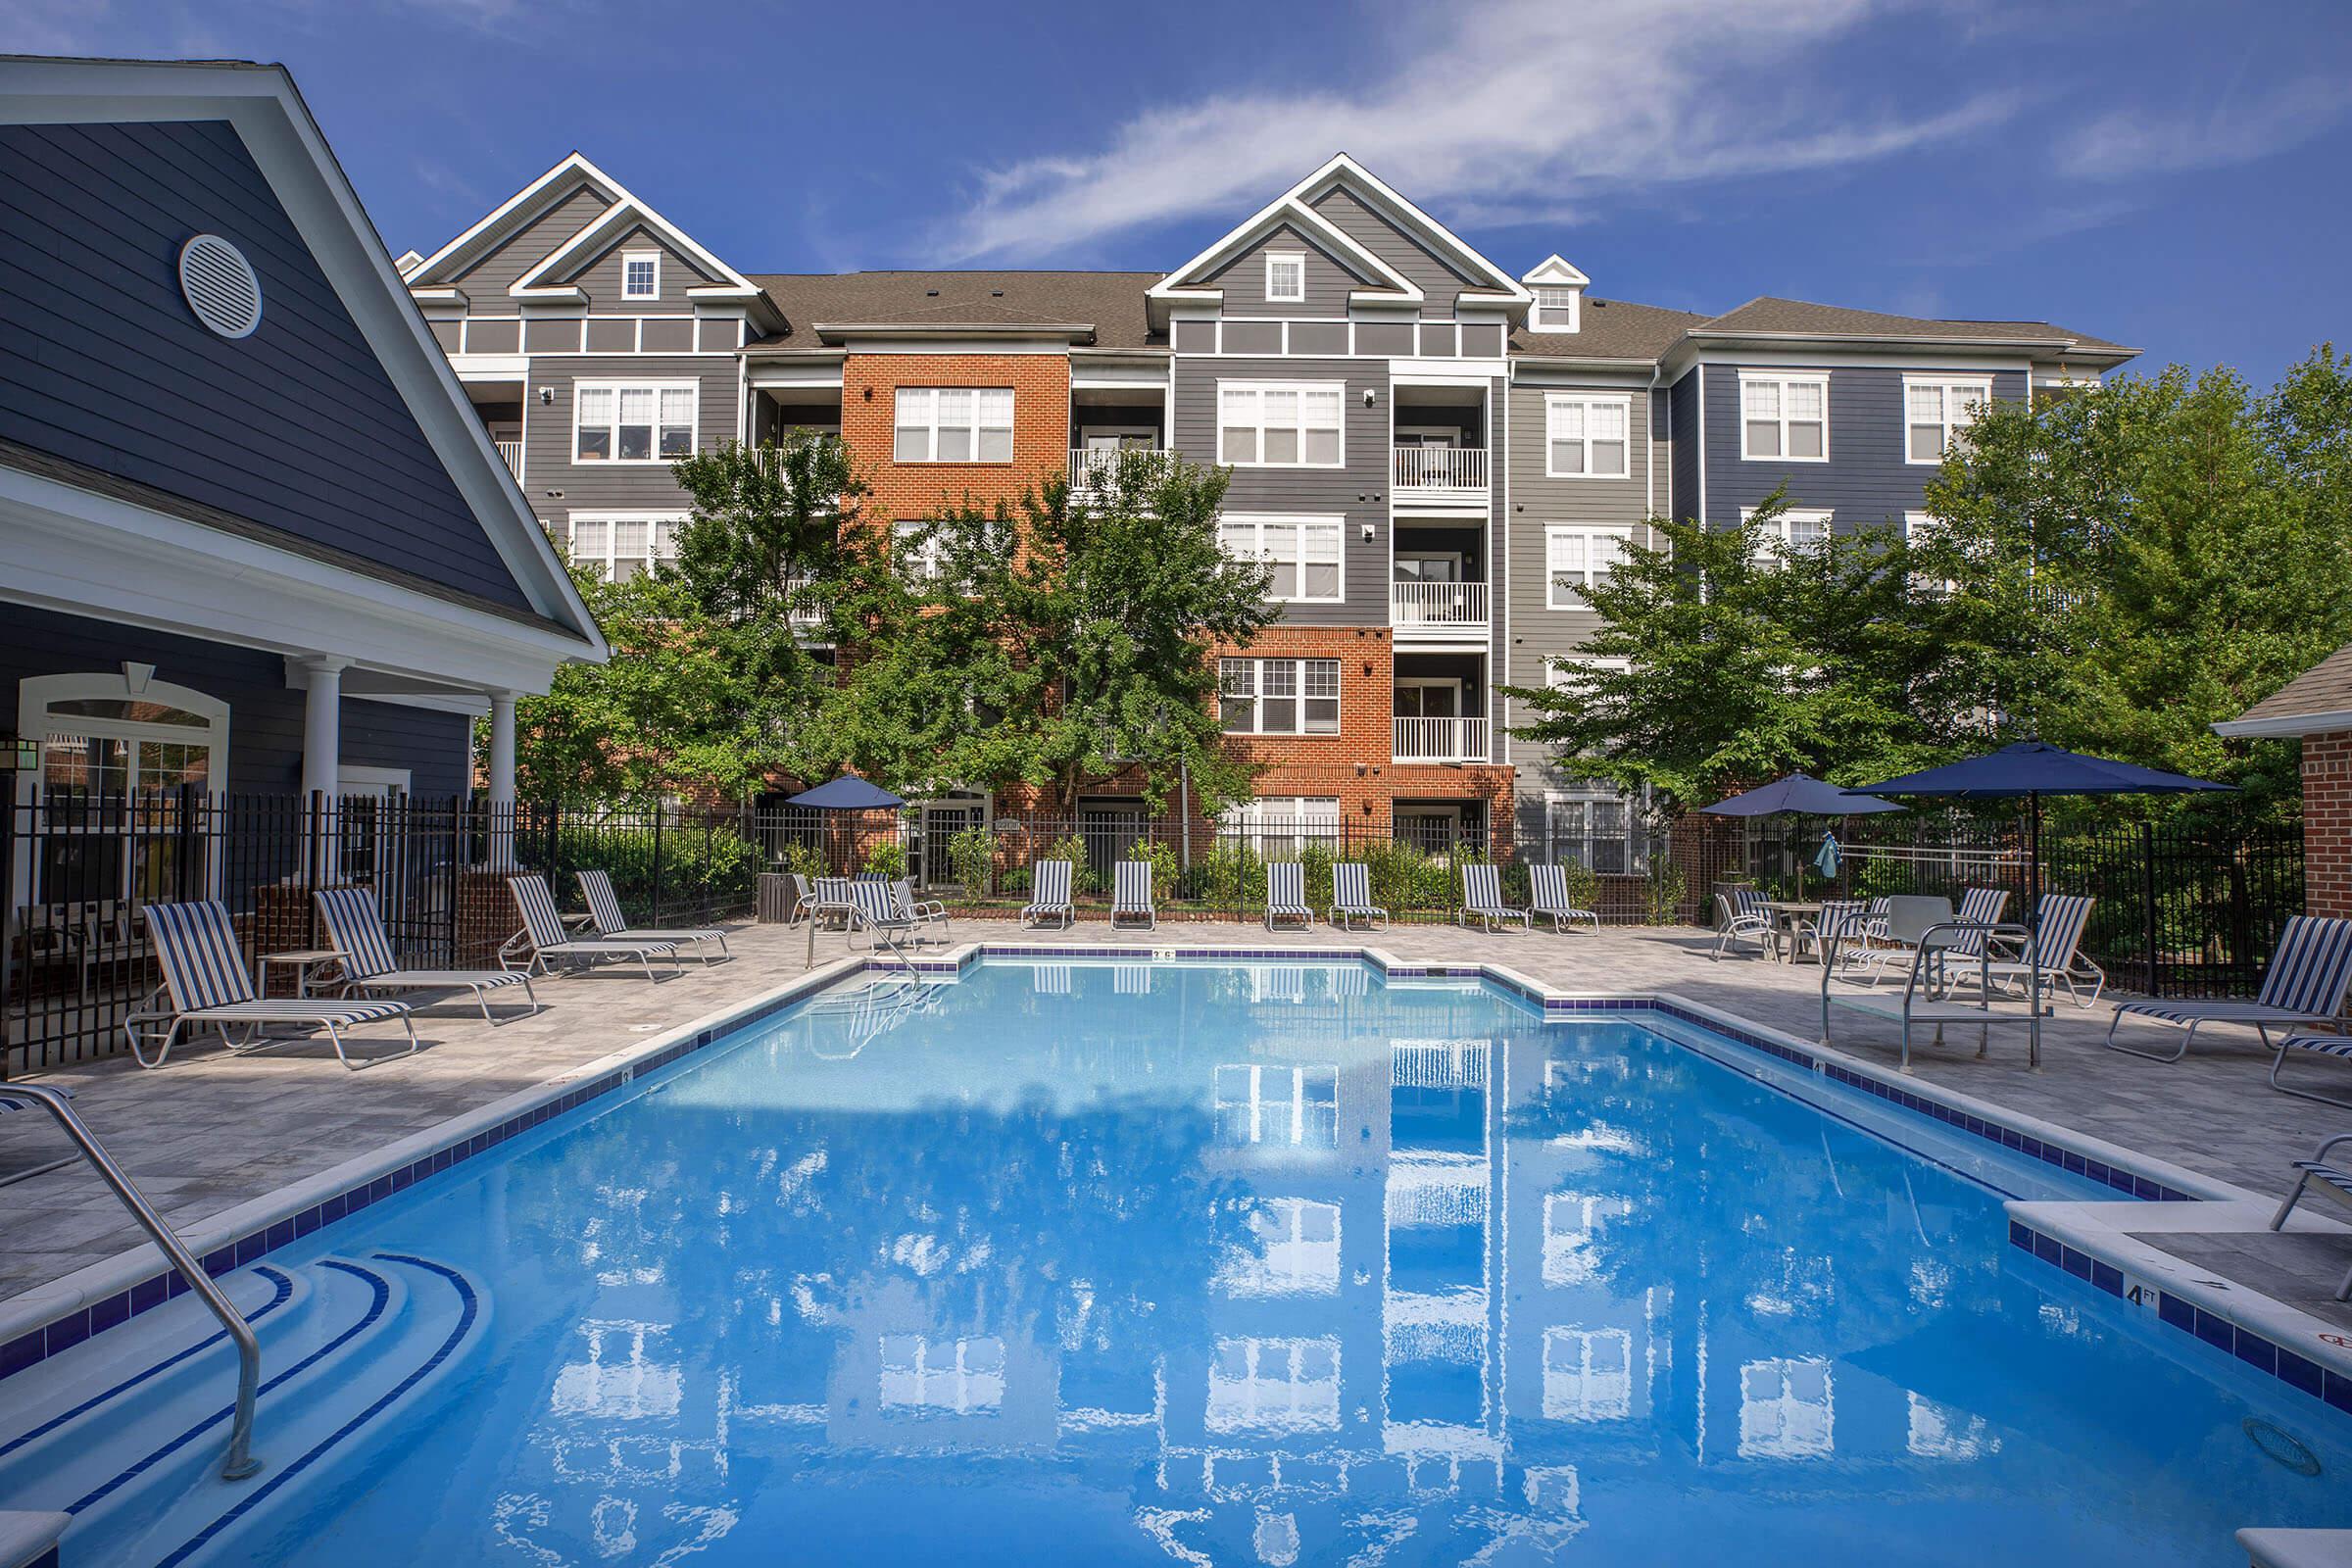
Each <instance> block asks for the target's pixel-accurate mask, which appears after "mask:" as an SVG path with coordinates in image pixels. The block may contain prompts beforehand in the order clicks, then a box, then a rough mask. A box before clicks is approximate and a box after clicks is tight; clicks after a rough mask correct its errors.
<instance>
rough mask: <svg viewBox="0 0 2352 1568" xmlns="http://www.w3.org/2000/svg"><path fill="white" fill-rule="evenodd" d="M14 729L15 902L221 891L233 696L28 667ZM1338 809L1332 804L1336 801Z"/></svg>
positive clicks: (67, 910) (1, 874) (66, 902)
mask: <svg viewBox="0 0 2352 1568" xmlns="http://www.w3.org/2000/svg"><path fill="white" fill-rule="evenodd" d="M17 723H18V725H19V733H20V734H21V735H22V736H23V737H24V738H25V740H28V741H31V742H33V743H34V744H35V745H36V746H37V748H38V754H37V755H38V758H39V760H38V762H37V763H36V764H35V766H36V768H37V772H36V773H35V775H34V776H35V777H36V778H37V779H38V780H39V783H40V787H41V798H42V802H43V809H42V816H41V821H40V822H39V823H38V824H37V827H38V833H37V835H36V836H35V837H34V839H33V840H32V842H33V844H34V845H36V846H37V847H38V848H37V853H35V854H34V855H32V856H30V857H29V864H27V863H26V861H25V860H20V861H19V862H18V865H17V866H16V867H14V868H11V867H7V866H4V865H0V894H8V893H11V891H12V890H11V888H10V885H9V882H8V880H7V879H8V878H9V877H10V876H11V875H12V873H13V874H14V875H16V876H18V877H22V876H23V875H24V874H25V872H26V871H29V872H30V874H31V876H32V878H33V885H32V886H31V887H29V888H27V887H25V886H24V885H23V883H22V882H19V883H18V884H17V885H16V887H15V888H14V890H13V896H12V906H14V907H25V906H30V907H35V908H37V909H38V910H39V912H38V913H37V914H33V915H28V918H38V919H47V918H52V917H53V915H52V914H51V912H50V911H48V910H47V909H46V907H47V906H51V905H55V906H61V908H60V909H58V910H57V911H55V914H56V915H62V916H65V917H67V918H72V919H78V918H81V917H85V916H86V917H88V918H91V919H96V920H99V921H101V922H103V921H105V920H106V919H107V918H109V917H110V915H111V913H112V911H113V910H114V908H115V906H116V905H117V903H118V902H119V901H122V900H125V899H132V898H136V899H140V900H155V899H182V898H203V897H205V896H206V895H207V894H209V893H211V892H214V891H215V890H216V884H215V882H214V880H213V864H212V859H213V849H212V845H211V843H210V841H209V840H208V839H207V838H206V836H205V835H203V834H202V833H198V834H196V835H195V836H194V840H193V843H194V847H195V853H194V855H193V857H192V858H186V857H184V854H183V852H184V851H185V850H186V849H187V848H188V841H186V840H184V839H183V837H182V834H183V830H184V828H185V825H186V824H185V823H184V822H183V821H182V819H181V817H180V815H179V811H178V800H177V797H178V794H179V791H180V790H181V788H182V787H183V786H184V787H190V788H192V789H193V790H194V791H195V793H196V794H197V795H199V796H217V795H218V794H219V793H220V792H221V790H222V789H223V788H225V787H226V780H227V777H228V704H226V703H224V702H222V701H221V700H220V699H219V698H216V697H210V696H207V695H206V694H204V693H202V692H199V691H195V690H192V689H190V688H188V687H185V686H174V685H171V684H169V683H167V682H164V681H160V680H154V679H152V678H150V679H147V680H145V681H143V682H141V683H140V685H139V686H138V688H137V689H136V690H135V691H134V690H133V689H132V687H131V683H130V680H129V678H128V677H127V676H126V675H125V674H123V672H122V671H119V670H116V671H105V672H96V673H91V674H76V675H32V676H27V677H26V678H25V679H24V680H21V681H19V682H18V683H17ZM1334 806H1335V809H1336V806H1337V803H1336V802H1335V803H1334Z"/></svg>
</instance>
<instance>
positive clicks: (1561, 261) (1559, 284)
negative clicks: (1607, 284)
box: [1519, 251, 1593, 288]
mask: <svg viewBox="0 0 2352 1568" xmlns="http://www.w3.org/2000/svg"><path fill="white" fill-rule="evenodd" d="M1519 281H1520V282H1522V283H1525V284H1526V285H1527V286H1528V287H1530V288H1534V287H1537V286H1538V285H1543V286H1545V287H1555V288H1584V287H1586V286H1588V285H1589V284H1591V283H1592V281H1593V280H1592V279H1591V278H1589V277H1587V276H1586V275H1585V274H1584V273H1583V272H1581V271H1579V270H1577V269H1575V268H1574V267H1571V266H1570V265H1568V261H1567V259H1566V258H1565V257H1563V256H1561V255H1560V253H1559V252H1558V251H1553V252H1552V253H1551V254H1550V255H1549V256H1546V257H1544V259H1543V260H1542V261H1540V262H1538V263H1537V264H1536V265H1535V266H1533V267H1531V268H1529V269H1528V270H1526V271H1524V272H1521V273H1520V274H1519Z"/></svg>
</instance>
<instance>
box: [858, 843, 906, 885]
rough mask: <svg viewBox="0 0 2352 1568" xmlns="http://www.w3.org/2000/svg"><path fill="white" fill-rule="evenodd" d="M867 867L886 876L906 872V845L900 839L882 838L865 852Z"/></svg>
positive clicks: (895, 875)
mask: <svg viewBox="0 0 2352 1568" xmlns="http://www.w3.org/2000/svg"><path fill="white" fill-rule="evenodd" d="M865 868H866V869H867V870H868V871H878V872H880V873H881V874H882V875H884V876H891V877H898V876H905V875H906V874H907V846H906V844H905V843H903V842H902V841H900V840H898V839H882V840H879V841H878V842H876V843H875V844H874V846H873V847H872V848H871V849H869V850H867V851H866V852H865Z"/></svg>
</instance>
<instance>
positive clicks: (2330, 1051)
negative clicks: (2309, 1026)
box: [2286, 1035, 2352, 1061]
mask: <svg viewBox="0 0 2352 1568" xmlns="http://www.w3.org/2000/svg"><path fill="white" fill-rule="evenodd" d="M2286 1048H2287V1049H2288V1050H2290V1051H2310V1052H2316V1053H2317V1054H2320V1055H2323V1056H2342V1057H2343V1058H2345V1059H2346V1060H2348V1061H2352V1035H2288V1036H2287V1037H2286Z"/></svg>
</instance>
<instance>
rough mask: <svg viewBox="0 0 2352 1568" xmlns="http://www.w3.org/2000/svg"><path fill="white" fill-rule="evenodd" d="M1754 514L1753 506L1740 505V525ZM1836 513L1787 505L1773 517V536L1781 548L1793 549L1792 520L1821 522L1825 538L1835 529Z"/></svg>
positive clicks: (1830, 510) (1828, 510) (1761, 559)
mask: <svg viewBox="0 0 2352 1568" xmlns="http://www.w3.org/2000/svg"><path fill="white" fill-rule="evenodd" d="M1755 515H1756V509H1755V508H1754V507H1741V508H1740V526H1741V527H1742V528H1744V527H1746V526H1747V524H1748V522H1749V520H1750V519H1752V518H1753V517H1754V516H1755ZM1837 515H1838V514H1837V512H1836V511H1835V510H1833V509H1831V508H1828V507H1789V508H1788V509H1786V510H1785V511H1783V512H1782V513H1781V515H1779V516H1778V517H1775V518H1774V519H1773V537H1774V538H1775V539H1777V540H1779V541H1780V543H1781V547H1782V548H1783V549H1785V550H1793V549H1795V548H1796V541H1795V539H1794V537H1793V536H1792V534H1791V531H1790V529H1789V524H1790V523H1792V522H1818V523H1820V524H1821V533H1822V537H1823V539H1825V540H1826V539H1827V538H1828V537H1829V536H1830V534H1831V533H1833V532H1834V531H1835V530H1836V526H1837V524H1836V518H1837ZM1764 559H1765V558H1763V557H1761V556H1759V557H1758V558H1757V560H1758V561H1759V562H1760V563H1761V562H1763V561H1764Z"/></svg>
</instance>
